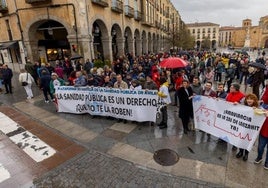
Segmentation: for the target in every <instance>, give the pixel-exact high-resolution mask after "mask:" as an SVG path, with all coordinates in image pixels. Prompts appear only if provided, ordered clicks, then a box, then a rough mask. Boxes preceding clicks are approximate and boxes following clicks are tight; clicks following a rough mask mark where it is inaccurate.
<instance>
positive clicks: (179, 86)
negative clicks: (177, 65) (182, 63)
mask: <svg viewBox="0 0 268 188" xmlns="http://www.w3.org/2000/svg"><path fill="white" fill-rule="evenodd" d="M182 81H183V77H182V76H179V77H178V78H177V80H176V82H175V89H176V90H179V89H180V88H181V85H182Z"/></svg>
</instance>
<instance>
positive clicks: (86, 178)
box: [34, 150, 223, 188]
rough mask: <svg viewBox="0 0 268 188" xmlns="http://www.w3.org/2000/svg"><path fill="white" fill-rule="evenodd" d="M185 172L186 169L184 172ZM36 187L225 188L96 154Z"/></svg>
mask: <svg viewBox="0 0 268 188" xmlns="http://www.w3.org/2000/svg"><path fill="white" fill-rule="evenodd" d="M182 170H183V169H182ZM34 185H35V186H34V187H36V188H39V187H46V188H48V187H79V188H88V187H156V188H160V187H176V188H177V187H181V188H184V187H185V188H191V187H198V188H203V187H223V186H218V185H215V184H210V183H206V182H202V181H196V180H191V179H187V178H181V177H175V176H172V175H169V174H165V173H160V172H158V171H155V170H150V169H145V168H142V167H140V166H136V165H134V164H132V163H129V162H127V161H124V160H122V159H119V158H116V157H112V156H109V155H105V154H103V153H100V152H96V151H93V150H90V151H88V152H87V153H85V154H83V155H82V156H79V157H77V158H75V159H72V160H71V161H69V162H68V164H65V165H62V166H60V167H59V168H57V169H56V170H54V171H52V172H50V173H48V174H47V175H45V176H44V177H42V178H40V179H38V180H36V181H35V182H34Z"/></svg>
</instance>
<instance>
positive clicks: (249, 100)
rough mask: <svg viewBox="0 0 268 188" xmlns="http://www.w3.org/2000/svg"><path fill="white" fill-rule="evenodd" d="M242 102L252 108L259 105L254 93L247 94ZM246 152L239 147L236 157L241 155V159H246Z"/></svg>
mask: <svg viewBox="0 0 268 188" xmlns="http://www.w3.org/2000/svg"><path fill="white" fill-rule="evenodd" d="M244 104H245V105H246V106H250V107H253V108H258V107H259V103H258V98H257V96H256V95H255V94H251V93H250V94H247V95H246V97H245V100H244ZM248 153H249V151H247V150H245V149H242V148H239V152H238V153H237V154H236V158H240V157H242V156H243V161H247V160H248Z"/></svg>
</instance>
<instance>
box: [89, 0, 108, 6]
mask: <svg viewBox="0 0 268 188" xmlns="http://www.w3.org/2000/svg"><path fill="white" fill-rule="evenodd" d="M91 2H92V3H93V4H95V5H99V6H101V7H108V6H109V3H108V0H91Z"/></svg>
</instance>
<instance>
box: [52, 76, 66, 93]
mask: <svg viewBox="0 0 268 188" xmlns="http://www.w3.org/2000/svg"><path fill="white" fill-rule="evenodd" d="M64 85H65V81H64V80H63V79H61V78H59V76H58V74H57V73H55V72H53V73H52V74H51V81H50V83H49V88H50V93H51V94H52V95H54V96H55V87H57V86H64Z"/></svg>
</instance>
